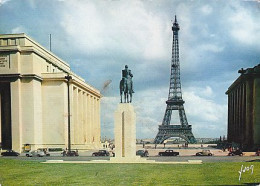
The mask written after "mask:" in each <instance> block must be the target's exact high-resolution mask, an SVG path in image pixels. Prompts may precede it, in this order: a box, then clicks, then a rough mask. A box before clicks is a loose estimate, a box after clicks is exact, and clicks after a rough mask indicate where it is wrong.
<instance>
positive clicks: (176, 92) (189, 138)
mask: <svg viewBox="0 0 260 186" xmlns="http://www.w3.org/2000/svg"><path fill="white" fill-rule="evenodd" d="M179 30H180V27H179V24H178V22H177V18H176V15H175V21H174V23H173V26H172V31H173V43H172V61H171V76H170V88H169V95H168V100H167V101H166V104H167V107H166V111H165V114H164V118H163V121H162V124H161V125H159V132H158V134H157V136H156V137H155V139H154V143H155V144H161V143H163V142H164V140H166V139H168V138H171V137H180V138H182V139H184V140H185V141H186V142H187V143H195V142H196V139H195V138H194V136H193V134H192V128H191V125H189V124H188V121H187V118H186V114H185V110H184V106H183V104H184V101H183V99H182V92H181V80H180V61H179V39H178V31H179ZM173 110H178V111H179V117H180V125H171V124H170V122H171V116H172V111H173Z"/></svg>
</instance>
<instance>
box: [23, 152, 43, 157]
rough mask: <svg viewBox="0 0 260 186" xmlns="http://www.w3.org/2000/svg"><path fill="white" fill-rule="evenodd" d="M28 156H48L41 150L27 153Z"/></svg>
mask: <svg viewBox="0 0 260 186" xmlns="http://www.w3.org/2000/svg"><path fill="white" fill-rule="evenodd" d="M26 156H27V157H43V156H46V154H45V153H44V152H43V151H41V150H34V151H30V152H28V153H26Z"/></svg>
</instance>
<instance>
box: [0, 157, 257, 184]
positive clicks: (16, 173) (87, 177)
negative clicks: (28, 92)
mask: <svg viewBox="0 0 260 186" xmlns="http://www.w3.org/2000/svg"><path fill="white" fill-rule="evenodd" d="M242 165H243V166H250V165H254V172H253V174H251V171H250V172H245V173H243V174H242V177H241V181H240V182H239V180H238V178H239V174H238V171H240V169H241V166H242ZM259 182H260V163H259V162H232V163H230V162H228V163H227V162H218V163H203V164H201V165H181V164H179V165H178V164H176V165H173V164H172V165H170V164H168V165H165V164H42V163H40V162H39V161H28V160H14V159H6V158H0V184H2V185H45V184H46V185H64V184H65V185H75V184H77V185H201V184H202V185H239V184H244V183H259Z"/></svg>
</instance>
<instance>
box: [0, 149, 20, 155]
mask: <svg viewBox="0 0 260 186" xmlns="http://www.w3.org/2000/svg"><path fill="white" fill-rule="evenodd" d="M1 155H2V156H19V155H20V153H18V152H15V151H13V150H7V151H5V152H2V153H1Z"/></svg>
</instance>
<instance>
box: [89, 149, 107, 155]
mask: <svg viewBox="0 0 260 186" xmlns="http://www.w3.org/2000/svg"><path fill="white" fill-rule="evenodd" d="M92 156H110V154H109V152H108V151H107V150H99V151H98V152H93V153H92Z"/></svg>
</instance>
